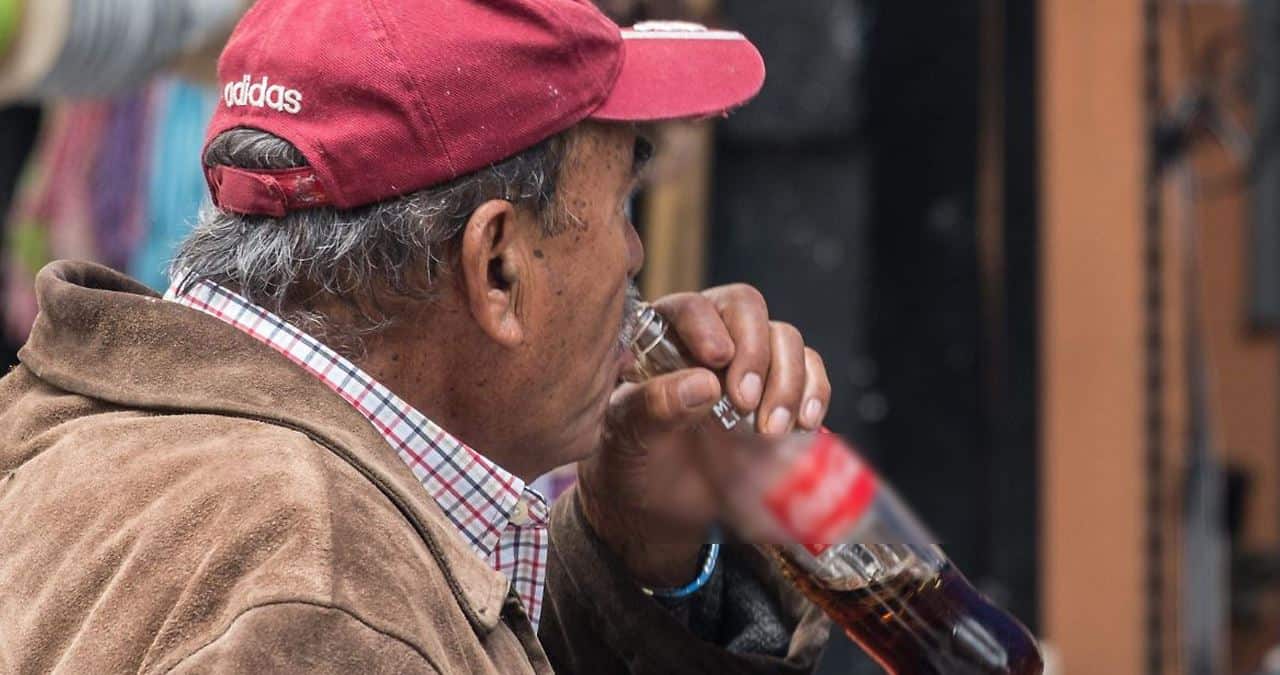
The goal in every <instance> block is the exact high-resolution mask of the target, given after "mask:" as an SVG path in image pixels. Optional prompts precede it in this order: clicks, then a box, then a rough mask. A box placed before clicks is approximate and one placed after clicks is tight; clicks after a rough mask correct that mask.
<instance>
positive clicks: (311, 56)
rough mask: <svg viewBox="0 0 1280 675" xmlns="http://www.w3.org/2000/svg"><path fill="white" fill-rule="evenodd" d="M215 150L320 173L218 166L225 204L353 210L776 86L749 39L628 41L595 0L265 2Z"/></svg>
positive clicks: (248, 23)
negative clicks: (266, 137) (263, 139)
mask: <svg viewBox="0 0 1280 675" xmlns="http://www.w3.org/2000/svg"><path fill="white" fill-rule="evenodd" d="M218 74H219V79H220V81H221V83H222V84H223V91H222V93H223V97H222V103H221V105H219V106H218V107H217V111H216V112H215V113H214V116H213V120H212V122H211V123H210V125H209V133H208V136H207V141H212V140H213V139H214V138H216V137H217V136H218V135H219V134H221V133H223V132H225V131H227V130H230V129H234V128H237V127H250V128H254V129H259V130H262V131H266V132H268V133H271V134H274V135H276V136H279V137H280V138H283V139H285V140H287V141H289V142H290V143H292V144H293V145H294V146H295V147H297V148H298V150H300V151H301V152H302V154H303V155H304V156H305V157H306V158H307V161H308V162H309V164H310V166H308V167H306V168H300V169H290V170H287V171H249V170H244V169H237V168H231V167H209V168H207V169H206V177H207V179H208V182H209V189H210V192H211V193H212V195H213V200H214V203H215V204H217V205H218V206H219V207H220V208H223V209H226V210H229V211H233V212H238V213H245V214H257V215H271V216H275V217H280V216H283V215H284V214H285V213H287V212H288V211H291V210H296V209H303V208H311V207H315V206H325V205H327V206H334V207H337V208H342V209H346V208H353V207H356V206H361V205H365V204H371V203H374V202H378V201H382V200H385V199H389V198H392V197H395V196H397V195H402V194H406V193H409V192H413V191H415V190H420V189H423V188H426V187H429V186H432V185H436V184H439V183H444V182H447V181H450V180H452V179H455V178H457V177H459V176H463V175H466V174H468V173H471V172H473V171H476V170H479V169H481V168H483V167H485V166H488V165H491V164H494V163H497V162H500V161H502V160H504V159H506V158H508V157H511V156H512V155H515V154H517V153H519V152H521V151H523V150H525V149H527V148H529V147H532V146H533V145H535V144H537V143H539V142H541V141H543V140H545V139H547V138H550V137H551V136H554V135H555V134H557V133H560V132H561V131H564V130H566V129H568V128H570V127H572V126H573V125H574V124H577V123H578V122H581V121H582V120H585V119H588V118H592V119H600V120H611V121H657V120H668V119H678V118H688V117H707V116H713V115H721V114H725V113H727V112H728V111H729V110H731V109H732V108H735V107H737V106H739V105H742V104H743V103H745V102H747V101H748V100H750V99H751V98H752V97H753V96H755V94H756V93H757V92H759V90H760V87H761V85H762V84H763V83H764V61H763V60H762V59H761V57H760V53H759V52H758V51H757V50H756V48H755V47H754V46H753V45H752V44H751V43H750V42H749V41H747V39H746V38H745V37H743V36H742V35H741V34H740V33H735V32H731V31H716V30H708V29H706V28H703V27H702V26H698V25H696V24H687V23H677V22H651V23H647V24H640V25H637V26H635V27H633V28H630V29H626V30H623V29H621V28H619V27H618V25H617V24H615V23H613V22H612V21H610V20H609V18H608V17H606V16H605V15H604V14H602V13H601V12H600V10H598V9H597V8H596V7H595V6H594V5H593V4H591V3H590V2H589V1H588V0H331V1H328V2H326V1H323V0H321V1H317V0H259V1H258V2H257V3H256V4H255V5H254V6H253V8H252V9H250V10H249V11H248V13H246V14H245V16H244V18H243V19H242V20H241V21H240V24H239V25H238V26H237V27H236V29H235V32H233V33H232V35H231V38H230V40H229V41H228V43H227V46H226V48H225V50H224V51H223V53H222V58H221V59H220V61H219V63H218Z"/></svg>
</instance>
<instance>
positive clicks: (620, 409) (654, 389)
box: [609, 368, 721, 445]
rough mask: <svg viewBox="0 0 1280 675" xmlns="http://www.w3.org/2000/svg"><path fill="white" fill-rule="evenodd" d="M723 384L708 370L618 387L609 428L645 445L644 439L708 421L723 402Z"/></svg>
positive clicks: (691, 370) (610, 408)
mask: <svg viewBox="0 0 1280 675" xmlns="http://www.w3.org/2000/svg"><path fill="white" fill-rule="evenodd" d="M720 396H721V393H720V381H719V380H717V379H716V376H715V375H714V374H713V373H712V372H711V371H709V370H706V369H704V368H691V369H688V370H681V371H677V372H674V373H668V374H666V375H661V376H659V377H655V378H653V379H651V380H647V381H645V382H643V383H638V384H624V385H622V386H620V387H618V388H617V389H616V390H615V391H614V393H613V396H612V398H611V399H610V402H609V416H610V420H609V422H610V426H611V427H612V428H613V429H615V430H617V431H625V432H626V434H627V435H628V436H630V437H631V438H632V439H634V440H636V441H638V442H640V443H641V444H642V445H643V444H644V442H645V438H646V437H648V436H651V435H655V434H662V433H667V432H671V431H675V430H677V429H681V428H684V427H688V426H692V425H694V424H697V423H698V422H701V421H702V420H704V419H706V418H707V416H708V415H710V414H711V408H712V406H714V405H715V403H716V401H718V400H720Z"/></svg>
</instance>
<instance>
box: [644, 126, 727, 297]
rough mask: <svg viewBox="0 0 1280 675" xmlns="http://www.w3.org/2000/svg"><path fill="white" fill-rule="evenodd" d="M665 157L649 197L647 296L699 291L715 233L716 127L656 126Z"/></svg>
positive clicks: (645, 222)
mask: <svg viewBox="0 0 1280 675" xmlns="http://www.w3.org/2000/svg"><path fill="white" fill-rule="evenodd" d="M656 133H657V134H659V135H660V138H658V139H656V142H657V145H658V147H660V148H662V150H663V153H664V154H662V155H659V159H658V162H659V163H658V166H657V167H655V169H654V182H653V183H652V184H651V185H650V187H649V189H648V190H647V191H646V192H645V197H644V209H643V211H644V214H645V221H644V227H643V230H644V244H645V256H646V262H645V267H644V272H643V274H642V277H641V290H642V291H643V292H644V295H645V297H648V298H656V297H658V296H661V295H666V294H668V293H674V292H677V291H692V290H698V289H700V288H702V287H703V285H704V284H705V283H706V267H707V251H706V248H707V237H708V234H709V231H710V222H709V221H710V218H709V216H710V203H711V161H712V145H713V130H712V123H711V122H709V121H702V122H679V123H669V124H664V125H661V126H659V127H658V128H657V131H656Z"/></svg>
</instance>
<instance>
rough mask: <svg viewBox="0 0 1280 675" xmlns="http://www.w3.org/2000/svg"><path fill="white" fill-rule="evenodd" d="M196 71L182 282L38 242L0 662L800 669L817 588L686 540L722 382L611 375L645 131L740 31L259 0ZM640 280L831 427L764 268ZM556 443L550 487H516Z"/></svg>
mask: <svg viewBox="0 0 1280 675" xmlns="http://www.w3.org/2000/svg"><path fill="white" fill-rule="evenodd" d="M219 70H220V76H221V79H222V81H223V82H224V89H223V104H222V105H221V106H220V107H219V111H218V113H217V114H216V115H215V117H214V120H213V121H212V123H211V127H210V130H209V134H208V143H207V146H206V149H205V153H204V164H205V167H206V174H207V176H208V178H209V183H210V188H211V192H212V196H213V200H214V203H215V205H216V208H215V209H214V210H212V211H211V212H210V213H208V214H207V215H205V216H204V217H203V218H202V219H201V222H200V223H199V224H198V225H197V227H196V228H195V230H194V232H193V233H192V235H191V237H190V238H189V240H188V241H187V242H186V243H185V244H184V246H183V249H182V251H181V252H180V253H179V255H178V257H177V260H176V261H175V264H174V269H175V271H176V276H175V283H174V286H173V287H172V288H171V289H170V293H169V296H168V300H169V301H165V300H161V299H159V298H156V297H154V296H153V295H151V294H149V293H148V292H147V291H146V290H145V289H144V288H143V287H141V286H140V285H139V284H137V283H135V282H132V281H130V280H129V279H127V278H124V277H122V276H120V275H118V274H115V273H113V272H110V271H108V270H105V269H103V268H100V267H96V266H92V265H88V264H76V263H56V264H54V265H51V266H50V267H49V268H46V269H45V270H44V271H43V272H42V273H41V276H40V278H39V280H38V282H37V290H38V294H39V299H40V303H41V315H40V317H39V318H38V320H37V322H36V325H35V326H34V328H33V331H32V337H31V340H30V341H29V343H28V344H27V345H26V347H25V348H24V350H23V352H22V354H21V357H22V361H23V364H22V365H21V366H20V367H18V368H17V369H15V370H14V371H13V372H12V373H11V374H10V375H8V376H7V377H6V378H5V379H4V380H2V381H0V588H3V589H5V591H4V592H3V594H0V671H3V672H43V671H47V670H66V671H71V672H79V671H94V672H99V671H101V672H119V671H133V670H136V671H146V672H168V671H171V670H172V671H176V672H207V671H248V672H273V671H320V672H351V671H361V672H363V671H372V672H424V673H468V672H475V673H527V672H538V673H547V672H551V671H552V670H553V669H554V670H555V671H556V672H566V673H574V672H577V673H611V672H637V673H639V672H645V673H678V672H761V673H783V672H788V673H789V672H803V671H805V670H807V669H810V668H811V667H812V665H813V663H814V661H815V659H816V657H817V654H818V652H819V651H820V649H821V646H822V644H823V642H824V641H825V636H826V626H825V624H824V622H823V621H822V620H821V618H820V617H819V616H818V613H817V612H816V611H815V610H814V609H813V608H812V607H810V606H808V605H807V604H805V603H804V602H803V601H802V600H801V599H800V598H799V597H798V596H797V595H796V594H795V593H794V592H793V591H790V590H789V589H788V588H787V587H786V585H785V584H784V583H782V582H781V581H780V580H779V579H778V577H777V576H776V574H774V573H773V572H771V571H770V569H769V567H768V565H767V564H766V563H765V562H764V561H763V560H762V559H761V558H759V557H758V556H757V555H755V554H754V553H753V552H752V551H751V549H749V548H746V547H742V546H737V545H734V544H732V543H730V544H726V545H725V548H724V550H723V552H722V551H721V546H720V545H719V543H718V542H716V541H714V540H711V539H709V538H710V537H713V536H714V535H713V534H711V523H712V522H713V521H714V519H715V516H716V509H715V503H716V502H715V500H714V499H713V498H712V496H711V495H712V494H713V493H714V492H715V490H716V487H717V486H714V485H709V484H708V483H707V482H706V481H704V480H703V479H702V478H700V477H699V475H700V474H699V473H698V472H697V471H695V470H694V469H693V468H692V466H691V462H692V460H691V459H690V457H691V456H692V455H693V454H694V452H693V449H694V448H695V443H696V439H697V438H698V434H697V430H696V426H697V424H698V423H699V422H700V421H702V420H704V419H706V417H707V416H708V414H709V412H710V410H711V408H712V406H713V405H714V404H715V403H716V401H718V400H719V399H720V397H721V394H722V383H721V380H720V379H718V378H717V377H716V376H715V375H713V373H712V372H710V371H709V370H705V369H691V370H688V371H683V372H679V373H673V374H670V375H667V376H664V377H659V378H656V379H654V380H652V381H650V382H647V383H644V384H643V385H638V384H627V385H622V386H619V384H618V383H619V381H620V378H621V377H622V376H623V375H624V373H625V372H626V371H627V369H628V366H629V359H628V357H627V350H626V348H625V346H624V343H625V341H626V333H627V332H628V328H629V317H630V316H631V314H632V306H631V303H630V302H629V301H628V297H629V294H630V279H631V278H632V277H633V276H634V275H635V274H636V272H637V271H638V270H639V268H640V265H641V263H642V258H643V252H642V249H641V246H640V243H639V239H638V237H637V235H636V232H635V230H634V229H633V228H632V226H631V224H630V223H629V222H628V216H627V213H628V209H627V204H628V200H629V197H630V194H631V192H632V191H633V190H634V189H635V187H636V184H637V179H638V176H639V174H640V172H641V169H642V166H643V163H644V161H645V160H646V159H647V158H648V156H649V154H650V152H651V150H652V149H651V148H650V147H649V146H648V143H647V142H646V141H645V140H644V138H643V137H642V136H641V135H639V134H638V133H637V130H638V126H637V125H638V124H640V123H646V122H653V121H659V120H664V119H675V118H682V117H698V116H707V115H715V114H722V113H724V112H726V111H728V110H730V109H731V108H733V107H735V106H737V105H740V104H742V103H743V102H745V101H746V100H747V99H749V98H750V97H751V96H753V95H754V94H755V93H756V91H758V89H759V87H760V84H761V81H762V79H763V75H764V72H763V65H762V63H761V62H760V58H759V54H758V53H757V52H756V51H755V49H754V48H753V47H752V46H751V45H750V43H749V42H747V41H746V40H745V38H742V36H740V35H738V34H735V33H728V32H715V31H705V30H702V29H698V28H695V27H691V26H687V25H685V26H671V25H658V26H650V27H647V28H645V29H640V30H633V31H620V29H619V28H618V27H617V26H616V25H614V24H613V23H612V22H610V21H609V20H608V19H606V18H605V17H604V16H603V15H601V14H600V13H599V12H598V11H597V10H596V9H595V8H594V7H593V6H592V5H591V4H590V3H587V2H580V1H578V0H505V1H503V2H493V1H492V0H447V1H446V0H442V1H439V2H404V3H402V2H390V1H388V0H366V1H364V2H331V3H316V2H314V1H303V0H261V1H260V2H258V3H257V5H256V6H255V7H254V8H253V9H252V10H250V11H249V13H248V14H247V15H246V16H245V18H244V19H243V21H242V22H241V24H240V25H239V26H238V27H237V29H236V31H235V33H234V34H233V35H232V38H231V40H230V42H229V44H228V46H227V48H226V50H225V52H224V54H223V57H222V60H221V62H220V69H219ZM658 306H659V308H660V310H661V311H663V312H664V314H666V315H667V316H668V317H669V318H670V320H671V321H672V323H673V324H674V326H675V328H676V330H677V331H678V332H679V333H680V335H681V336H682V337H683V338H684V340H685V342H686V343H688V345H689V347H690V349H691V351H692V353H693V356H694V357H695V358H697V359H698V360H700V361H701V362H703V363H705V364H706V365H707V366H708V367H710V368H714V369H717V370H720V371H723V373H724V378H723V383H724V384H723V386H724V389H725V391H726V393H727V394H728V396H729V397H730V400H731V401H732V402H733V403H734V405H736V406H737V407H738V408H740V409H741V410H743V411H744V412H753V413H755V414H756V417H757V419H758V420H759V422H758V427H759V430H760V431H762V432H765V433H785V432H787V431H789V430H791V429H794V428H797V427H801V428H807V429H814V428H817V427H818V426H819V425H820V424H821V420H822V417H823V415H824V412H825V410H826V406H827V401H828V397H829V385H828V382H827V378H826V373H825V371H824V370H823V367H822V364H821V360H820V359H819V358H818V357H817V355H816V354H815V353H813V351H812V350H809V349H806V348H805V347H804V343H803V340H802V339H801V337H800V335H799V333H798V332H797V331H796V330H795V329H794V328H791V327H789V326H786V325H783V324H779V323H773V322H770V321H769V319H768V315H767V310H766V307H765V304H764V302H763V300H762V299H761V298H760V296H759V294H758V293H757V292H755V291H754V290H752V289H750V288H747V287H744V286H731V287H724V288H717V289H712V290H709V291H706V292H704V293H701V294H682V295H677V296H673V297H669V298H664V299H662V300H660V301H659V303H658ZM704 459H705V456H704ZM579 460H581V464H580V465H579V474H580V481H579V487H578V489H576V490H573V491H570V492H569V493H567V494H566V495H565V496H564V497H562V498H561V499H560V500H558V501H557V502H556V504H555V505H554V507H552V508H550V509H548V507H547V505H546V504H545V503H544V502H543V501H542V500H541V498H540V497H539V496H538V495H536V494H534V493H532V492H531V491H529V490H527V489H526V488H525V485H526V483H527V482H528V481H529V480H531V479H532V478H534V477H535V476H537V475H539V474H541V473H543V472H545V471H547V470H549V469H551V468H553V467H556V466H558V465H562V464H566V463H570V462H574V461H579ZM535 631H536V633H535Z"/></svg>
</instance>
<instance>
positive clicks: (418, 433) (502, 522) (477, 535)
mask: <svg viewBox="0 0 1280 675" xmlns="http://www.w3.org/2000/svg"><path fill="white" fill-rule="evenodd" d="M179 290H180V285H179V283H178V282H174V284H173V285H172V286H170V287H169V291H168V292H167V293H166V294H165V299H167V300H171V301H174V302H177V303H178V304H181V305H185V306H187V307H190V308H192V309H196V310H199V311H201V312H204V313H205V314H209V315H211V316H213V317H216V318H218V319H220V320H222V321H224V322H226V323H228V324H230V325H232V326H234V327H236V328H238V329H240V330H241V331H244V332H245V333H248V334H249V335H251V336H253V337H254V338H256V339H257V340H259V341H261V342H263V343H265V344H266V345H268V346H269V347H271V348H272V349H275V350H276V351H278V352H280V353H281V354H283V355H284V356H285V357H286V358H288V359H289V360H290V361H293V362H294V363H296V364H298V365H299V366H302V368H304V369H305V370H306V371H307V372H309V373H311V374H312V375H314V376H316V377H317V378H319V379H320V381H322V382H324V383H325V385H327V386H328V387H329V388H330V389H332V390H333V391H334V392H335V393H337V394H338V395H339V396H341V397H342V398H343V399H344V400H346V401H347V402H348V403H350V404H351V405H352V406H354V407H355V408H356V410H358V411H359V412H360V414H361V415H363V416H364V417H365V419H367V420H369V422H370V423H371V424H372V425H373V426H374V427H375V428H376V429H377V430H378V432H379V433H381V434H382V437H383V438H384V439H386V441H387V443H388V444H389V445H390V446H391V447H392V448H393V449H395V451H396V453H397V454H398V455H399V456H400V458H401V459H402V460H404V462H405V464H407V465H408V466H409V469H410V470H411V471H413V474H414V476H416V477H417V478H418V480H419V482H421V483H422V486H423V487H424V488H425V489H426V490H427V492H428V493H429V494H430V495H431V497H432V498H433V499H435V501H436V503H437V504H439V506H440V508H441V510H443V511H444V513H445V515H446V516H447V517H448V518H449V520H450V521H452V522H453V524H454V526H455V527H456V528H457V530H458V533H459V534H460V535H461V536H462V537H463V539H464V540H466V541H467V542H468V543H469V544H471V547H472V548H473V549H474V550H475V551H476V553H477V554H478V555H479V556H480V557H481V558H483V559H485V560H488V561H489V562H490V563H491V564H492V565H493V567H494V569H496V570H498V571H499V572H502V573H503V574H505V575H506V576H507V579H508V580H510V581H511V582H512V584H513V587H514V589H515V591H516V593H517V594H518V595H519V596H520V598H521V600H522V601H523V602H524V604H525V608H526V610H527V611H528V613H529V617H530V619H532V621H533V623H534V626H535V628H536V626H537V624H538V618H539V616H540V614H541V606H542V590H543V586H544V583H545V576H546V559H547V546H548V537H547V532H546V528H547V521H548V508H547V503H546V500H545V499H543V497H542V496H541V495H540V494H538V493H537V492H536V491H535V490H533V489H531V488H529V487H527V486H526V485H525V483H524V481H522V480H520V479H519V478H517V477H516V476H514V475H512V474H511V473H509V472H507V471H506V470H504V469H503V468H502V467H500V466H498V465H497V464H494V463H493V462H492V461H490V460H489V459H487V458H486V457H484V456H483V455H481V454H480V453H478V452H476V451H475V450H472V449H471V448H470V447H468V446H467V445H466V444H464V443H462V442H461V441H459V440H458V439H457V438H454V437H453V436H452V435H450V434H449V433H448V432H447V431H445V430H444V429H442V428H440V427H439V426H437V425H436V424H435V423H434V422H432V421H431V420H429V419H427V417H426V416H425V415H423V414H422V413H421V412H419V411H418V410H417V409H416V408H414V407H413V406H411V405H409V404H408V403H405V402H404V401H403V400H401V399H400V398H399V397H398V396H396V395H395V394H394V393H392V392H391V390H389V389H387V388H386V387H385V386H383V385H382V384H380V383H378V382H377V381H376V380H374V379H373V378H372V377H371V376H369V375H368V374H367V373H365V372H364V371H362V370H361V369H360V368H358V367H356V365H355V364H353V363H351V362H350V361H349V360H347V359H346V358H344V357H343V356H342V355H340V354H338V353H337V352H335V351H333V350H332V349H330V348H328V347H326V346H325V345H324V344H323V343H321V342H320V341H319V340H316V339H315V338H313V337H311V336H310V335H308V334H306V333H304V332H302V331H301V330H299V329H298V328H297V327H295V326H293V325H292V324H290V323H288V322H286V321H284V320H283V319H281V318H280V317H278V316H276V315H275V314H273V313H271V312H269V311H267V310H266V309H263V308H262V307H259V306H257V305H255V304H253V303H251V302H249V301H248V300H247V299H245V298H244V297H242V296H240V295H238V294H236V293H234V292H232V291H230V290H227V289H226V288H223V287H222V286H219V285H217V284H214V283H212V282H210V281H200V282H198V283H196V284H194V285H193V286H191V288H189V289H188V290H187V291H186V292H185V293H180V292H179Z"/></svg>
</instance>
